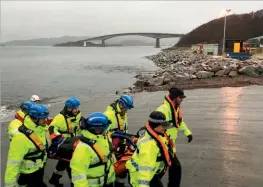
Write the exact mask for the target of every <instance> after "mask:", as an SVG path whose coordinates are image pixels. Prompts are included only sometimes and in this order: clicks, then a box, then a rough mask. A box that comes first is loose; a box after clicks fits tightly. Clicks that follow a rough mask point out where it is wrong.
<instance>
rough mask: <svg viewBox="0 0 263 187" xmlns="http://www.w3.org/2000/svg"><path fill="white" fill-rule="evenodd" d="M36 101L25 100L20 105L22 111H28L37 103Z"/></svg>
mask: <svg viewBox="0 0 263 187" xmlns="http://www.w3.org/2000/svg"><path fill="white" fill-rule="evenodd" d="M35 104H36V103H34V102H32V101H25V102H23V103H22V104H21V105H20V108H21V110H22V111H25V112H26V113H28V111H29V109H30V108H31V107H32V106H33V105H35Z"/></svg>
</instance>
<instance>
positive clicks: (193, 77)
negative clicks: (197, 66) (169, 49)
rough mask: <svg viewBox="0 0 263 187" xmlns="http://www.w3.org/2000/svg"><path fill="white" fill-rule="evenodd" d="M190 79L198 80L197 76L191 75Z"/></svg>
mask: <svg viewBox="0 0 263 187" xmlns="http://www.w3.org/2000/svg"><path fill="white" fill-rule="evenodd" d="M189 78H190V79H197V76H196V75H189Z"/></svg>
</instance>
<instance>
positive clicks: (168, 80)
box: [163, 78, 171, 85]
mask: <svg viewBox="0 0 263 187" xmlns="http://www.w3.org/2000/svg"><path fill="white" fill-rule="evenodd" d="M169 82H171V79H169V78H164V79H163V84H164V85H165V84H168V83H169Z"/></svg>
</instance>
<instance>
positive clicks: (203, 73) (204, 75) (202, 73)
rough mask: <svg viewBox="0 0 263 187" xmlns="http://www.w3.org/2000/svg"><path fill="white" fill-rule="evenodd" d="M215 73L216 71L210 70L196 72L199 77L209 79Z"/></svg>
mask: <svg viewBox="0 0 263 187" xmlns="http://www.w3.org/2000/svg"><path fill="white" fill-rule="evenodd" d="M213 75H214V73H212V72H209V71H198V72H197V73H196V76H197V78H198V79H207V78H211V77H212V76H213Z"/></svg>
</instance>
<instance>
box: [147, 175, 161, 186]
mask: <svg viewBox="0 0 263 187" xmlns="http://www.w3.org/2000/svg"><path fill="white" fill-rule="evenodd" d="M150 187H163V183H162V181H161V178H160V175H154V177H153V179H152V180H151V182H150Z"/></svg>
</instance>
